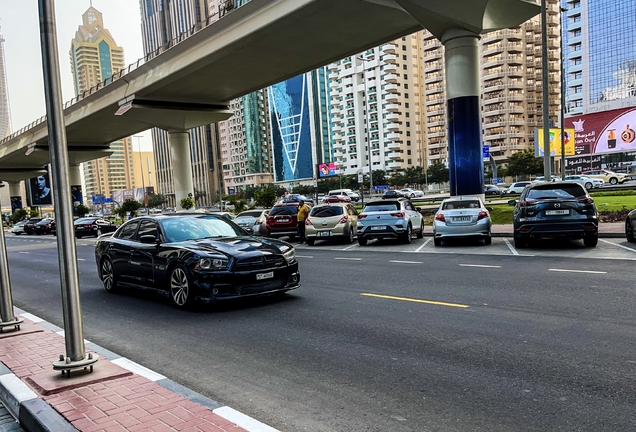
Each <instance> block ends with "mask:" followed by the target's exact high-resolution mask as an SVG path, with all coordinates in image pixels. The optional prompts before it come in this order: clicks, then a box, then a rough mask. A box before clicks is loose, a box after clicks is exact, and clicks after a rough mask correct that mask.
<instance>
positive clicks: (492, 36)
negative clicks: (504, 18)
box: [481, 31, 503, 44]
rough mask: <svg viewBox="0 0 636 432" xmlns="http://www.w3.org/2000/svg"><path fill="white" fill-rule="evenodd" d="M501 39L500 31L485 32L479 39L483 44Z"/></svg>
mask: <svg viewBox="0 0 636 432" xmlns="http://www.w3.org/2000/svg"><path fill="white" fill-rule="evenodd" d="M501 39H503V33H502V32H501V31H494V32H490V33H486V34H485V35H484V36H483V37H482V38H481V41H482V43H484V44H489V43H492V42H495V41H498V40H501Z"/></svg>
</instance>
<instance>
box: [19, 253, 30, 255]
mask: <svg viewBox="0 0 636 432" xmlns="http://www.w3.org/2000/svg"><path fill="white" fill-rule="evenodd" d="M19 253H21V254H25V255H28V254H29V252H19Z"/></svg>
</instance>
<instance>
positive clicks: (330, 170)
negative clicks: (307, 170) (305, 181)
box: [318, 162, 338, 179]
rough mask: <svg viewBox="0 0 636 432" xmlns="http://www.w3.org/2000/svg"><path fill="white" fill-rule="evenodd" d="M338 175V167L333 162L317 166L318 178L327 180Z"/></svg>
mask: <svg viewBox="0 0 636 432" xmlns="http://www.w3.org/2000/svg"><path fill="white" fill-rule="evenodd" d="M337 175H338V165H336V164H335V163H334V162H327V163H322V164H318V178H319V179H323V178H329V177H335V176H337Z"/></svg>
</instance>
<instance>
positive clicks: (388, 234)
mask: <svg viewBox="0 0 636 432" xmlns="http://www.w3.org/2000/svg"><path fill="white" fill-rule="evenodd" d="M404 227H406V225H404ZM405 232H406V228H401V227H395V226H391V225H388V226H387V227H386V228H385V229H383V230H375V229H373V225H372V226H365V227H363V228H362V229H358V232H357V234H358V238H363V239H373V238H399V237H400V236H402V235H404V233H405Z"/></svg>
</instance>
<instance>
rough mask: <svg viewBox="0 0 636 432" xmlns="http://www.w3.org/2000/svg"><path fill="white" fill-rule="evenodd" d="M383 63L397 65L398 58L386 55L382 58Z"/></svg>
mask: <svg viewBox="0 0 636 432" xmlns="http://www.w3.org/2000/svg"><path fill="white" fill-rule="evenodd" d="M382 61H384V62H385V63H395V62H396V61H397V57H396V56H395V55H393V54H386V55H383V56H382Z"/></svg>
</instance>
